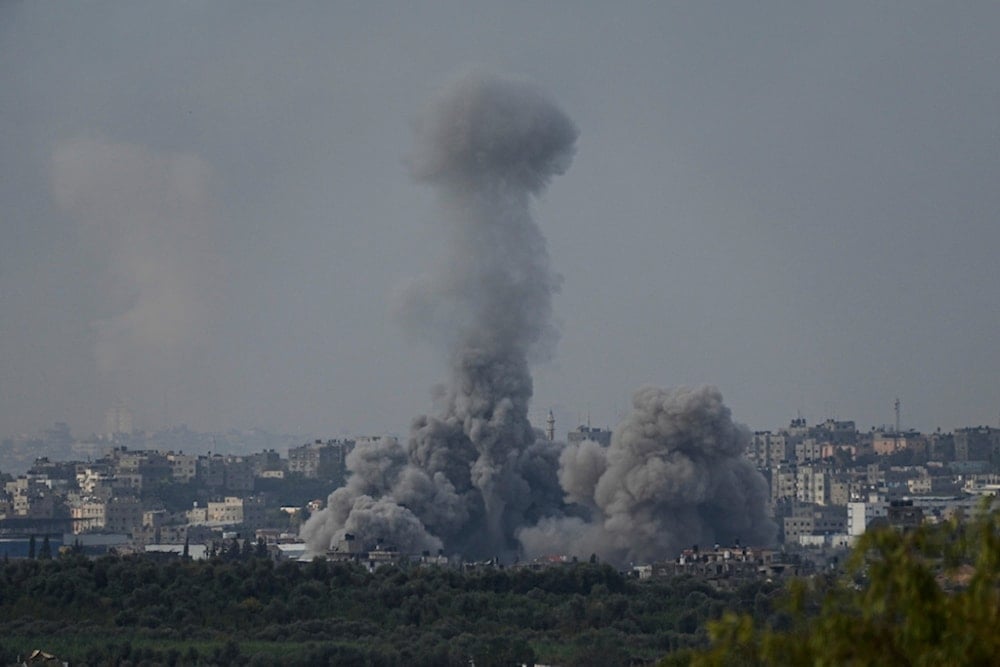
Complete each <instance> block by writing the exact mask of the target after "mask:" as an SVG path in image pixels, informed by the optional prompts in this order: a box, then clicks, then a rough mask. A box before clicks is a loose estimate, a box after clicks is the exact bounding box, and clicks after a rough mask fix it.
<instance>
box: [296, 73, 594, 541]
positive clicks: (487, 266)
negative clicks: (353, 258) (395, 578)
mask: <svg viewBox="0 0 1000 667" xmlns="http://www.w3.org/2000/svg"><path fill="white" fill-rule="evenodd" d="M576 137H577V130H576V128H575V126H574V125H573V123H572V122H571V121H570V120H569V118H568V117H567V116H566V115H565V114H563V112H562V111H560V110H559V109H558V108H557V107H556V106H555V105H554V104H552V103H551V102H550V101H549V100H548V99H546V98H545V96H543V95H542V94H541V93H540V92H539V91H538V90H537V89H536V88H534V87H532V86H530V85H528V84H525V83H522V82H517V81H510V80H506V79H500V78H497V77H494V76H491V75H488V74H484V73H482V72H470V73H467V74H466V75H465V76H463V77H461V78H460V79H458V80H456V81H455V82H454V83H453V84H452V85H451V86H449V87H447V88H446V89H445V90H444V91H443V92H442V94H441V95H440V96H439V97H438V99H437V100H436V101H435V103H434V104H433V105H432V107H431V108H430V110H429V112H428V113H427V114H426V116H425V117H424V119H423V121H422V123H421V124H420V125H419V126H418V130H417V139H418V147H417V150H416V153H415V154H414V155H413V156H412V158H411V161H410V164H411V168H412V171H413V174H414V176H415V177H416V178H417V179H418V180H421V181H423V182H426V183H429V184H431V185H434V186H436V187H437V188H438V190H439V192H440V194H441V201H442V207H443V211H444V218H445V223H446V224H447V225H448V230H449V234H448V237H449V239H450V251H449V253H448V254H447V256H446V258H445V265H444V266H443V267H442V269H441V271H440V272H439V273H438V274H436V275H434V276H432V277H430V278H428V279H427V280H425V281H423V282H420V283H416V284H414V285H412V286H411V288H410V289H409V290H408V291H407V293H406V295H405V297H404V310H405V315H406V316H407V317H408V318H409V320H410V325H411V326H412V327H413V328H416V329H421V330H425V331H427V330H429V331H431V332H433V333H434V334H435V335H436V336H437V337H441V338H443V339H444V340H445V344H446V345H447V347H448V349H449V355H450V365H451V376H450V379H449V382H448V384H447V385H446V386H445V387H444V388H443V389H442V390H441V392H440V395H439V396H438V403H439V410H440V412H439V414H438V415H436V416H422V417H418V418H416V419H415V420H414V422H413V425H412V429H411V434H410V439H409V442H408V443H407V445H406V447H405V449H404V448H403V447H402V446H400V445H394V444H391V443H389V442H384V443H382V444H381V445H378V446H377V447H362V448H360V449H356V450H355V451H354V452H353V453H352V454H351V455H350V457H349V458H348V461H347V463H348V468H349V470H350V472H351V473H352V474H351V477H350V478H349V480H348V482H347V485H346V486H345V487H343V488H341V489H338V490H337V491H335V492H334V493H333V494H331V495H330V498H329V506H328V508H327V509H326V510H324V511H322V512H319V513H317V514H316V515H314V516H313V517H311V518H310V520H309V521H308V522H307V523H306V525H305V527H304V529H303V534H304V536H305V538H306V540H307V542H308V543H309V545H310V548H311V549H312V550H314V551H322V550H325V549H327V548H328V547H329V546H330V545H331V544H338V543H339V542H341V541H342V540H343V538H344V536H345V535H346V534H350V535H353V536H354V538H355V539H356V540H358V541H363V542H375V541H376V540H377V539H378V538H383V539H385V540H386V541H389V542H392V543H394V544H395V545H397V546H398V547H400V548H401V549H405V550H418V549H432V548H438V547H441V546H445V547H446V548H447V549H448V550H449V551H458V552H462V553H464V554H466V555H470V556H481V555H490V556H492V555H495V554H505V553H509V552H511V551H512V550H513V549H515V548H516V546H517V543H516V541H515V539H514V530H515V528H517V527H518V526H520V525H522V524H523V523H524V521H525V517H536V518H537V517H539V516H542V515H544V514H545V513H547V511H548V509H549V508H548V507H542V506H540V505H539V503H540V502H547V503H551V504H552V505H558V504H560V502H561V501H560V498H559V496H560V494H559V493H557V492H554V490H555V489H557V488H558V486H557V482H556V477H555V466H556V461H557V455H558V451H557V450H555V449H554V446H553V445H551V443H536V434H535V432H534V429H533V427H532V426H531V424H530V423H529V421H528V404H529V401H530V399H531V395H532V383H531V375H530V373H529V369H528V363H529V360H530V359H536V358H538V357H541V356H544V355H545V354H546V353H547V352H548V351H549V350H550V349H551V345H552V341H553V339H554V336H555V332H554V328H553V326H552V323H551V307H552V306H551V302H552V294H553V293H554V292H555V291H556V289H557V287H558V277H557V276H556V275H555V274H554V273H553V272H552V271H551V269H550V268H549V259H548V253H547V250H546V247H545V239H544V238H543V237H542V234H541V232H540V231H539V229H538V226H537V225H536V224H535V222H534V220H533V219H532V216H531V211H530V204H531V197H532V196H533V195H536V194H538V193H539V192H540V191H541V190H542V189H543V188H544V187H545V186H546V184H547V183H548V181H549V179H550V178H551V177H552V176H554V175H557V174H560V173H562V172H563V171H564V170H565V169H566V168H567V167H568V165H569V162H570V160H571V158H572V155H573V151H574V144H575V142H576ZM540 487H547V488H548V489H549V490H550V493H535V492H534V490H535V489H539V488H540Z"/></svg>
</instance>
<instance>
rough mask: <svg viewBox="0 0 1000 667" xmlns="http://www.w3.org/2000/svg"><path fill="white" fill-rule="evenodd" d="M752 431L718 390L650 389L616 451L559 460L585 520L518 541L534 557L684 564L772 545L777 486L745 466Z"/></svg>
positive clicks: (565, 520)
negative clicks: (690, 551) (710, 553)
mask: <svg viewBox="0 0 1000 667" xmlns="http://www.w3.org/2000/svg"><path fill="white" fill-rule="evenodd" d="M749 440H750V432H749V430H748V429H747V428H746V427H745V426H743V425H741V424H737V423H735V422H733V420H732V418H731V415H730V412H729V408H727V407H726V406H725V405H724V404H723V402H722V395H721V394H720V393H719V391H718V390H717V389H715V388H714V387H698V388H694V389H688V388H680V389H675V390H672V391H665V390H663V389H658V388H655V387H646V388H643V389H640V390H639V391H637V392H636V393H635V395H634V396H633V398H632V411H631V413H629V415H628V416H627V417H625V419H624V420H623V421H622V422H621V423H620V424H618V426H617V427H616V428H615V431H614V434H613V435H612V437H611V446H610V447H608V448H604V447H602V446H601V445H599V444H597V443H596V442H590V441H584V442H582V443H580V444H577V445H567V446H566V447H565V448H564V449H563V451H562V454H561V455H560V457H559V463H560V465H559V483H560V485H561V487H562V489H563V490H564V491H565V493H566V502H567V503H572V504H575V505H578V506H582V507H585V508H587V510H588V514H587V515H586V516H585V517H582V518H581V517H578V516H575V517H546V518H543V519H542V520H541V521H539V522H538V523H537V525H534V526H531V527H526V528H523V529H522V530H520V531H519V532H518V537H519V539H520V540H521V543H522V545H523V547H524V551H525V554H526V555H527V556H537V555H541V554H546V553H553V552H555V553H571V554H577V555H586V554H591V553H593V554H597V555H598V556H600V557H601V558H602V559H604V560H608V561H611V562H613V563H627V562H650V561H654V560H658V559H663V558H665V557H666V558H672V557H674V556H675V555H676V554H677V553H678V551H680V549H682V548H684V547H687V546H691V545H692V544H702V545H710V544H713V543H722V544H727V545H731V544H733V543H734V542H735V541H737V540H739V541H740V542H741V543H742V544H745V545H768V544H771V543H772V542H773V541H774V539H775V535H776V532H777V527H776V525H775V524H774V522H773V521H772V520H771V518H770V517H769V516H768V513H767V497H768V487H767V482H766V481H765V480H764V478H763V477H762V476H761V474H760V473H759V472H757V470H756V469H755V468H754V467H753V465H752V464H751V463H750V462H749V461H748V460H747V459H746V458H744V457H743V452H744V451H745V450H746V446H747V443H748V442H749Z"/></svg>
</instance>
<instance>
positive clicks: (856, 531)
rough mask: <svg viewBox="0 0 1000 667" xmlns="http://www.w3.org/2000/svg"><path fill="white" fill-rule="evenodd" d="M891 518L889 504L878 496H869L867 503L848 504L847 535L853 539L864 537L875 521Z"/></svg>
mask: <svg viewBox="0 0 1000 667" xmlns="http://www.w3.org/2000/svg"><path fill="white" fill-rule="evenodd" d="M888 516H889V503H888V502H886V500H885V498H883V497H882V496H879V495H877V494H872V495H871V496H869V498H868V501H867V502H855V503H847V534H848V535H850V536H851V537H858V536H860V535H864V533H865V530H867V529H868V526H869V525H871V522H872V521H874V520H875V519H885V518H886V517H888Z"/></svg>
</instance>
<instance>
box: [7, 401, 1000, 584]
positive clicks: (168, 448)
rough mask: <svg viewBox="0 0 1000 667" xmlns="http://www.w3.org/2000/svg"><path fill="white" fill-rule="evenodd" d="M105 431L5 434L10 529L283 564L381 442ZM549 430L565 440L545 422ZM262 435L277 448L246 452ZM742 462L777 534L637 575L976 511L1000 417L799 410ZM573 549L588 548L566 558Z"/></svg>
mask: <svg viewBox="0 0 1000 667" xmlns="http://www.w3.org/2000/svg"><path fill="white" fill-rule="evenodd" d="M108 427H109V429H108V430H109V433H108V434H105V435H102V436H97V437H94V438H91V439H90V440H89V441H81V440H78V439H76V438H74V437H73V436H72V434H71V432H70V429H69V426H68V425H66V424H63V423H57V424H55V425H54V427H53V428H51V429H48V430H47V431H45V432H44V433H42V434H41V435H40V436H38V437H37V438H23V437H22V438H18V439H11V438H8V439H7V440H5V441H4V443H3V450H2V451H3V457H4V458H3V462H4V464H5V465H6V466H8V467H7V469H6V471H5V472H6V474H3V476H2V490H0V535H2V536H7V537H16V536H21V537H26V536H29V535H32V534H37V535H47V536H51V537H52V538H53V539H54V540H55V541H56V544H57V545H59V544H61V545H64V546H65V545H68V544H72V543H75V542H76V543H79V544H81V545H85V546H87V547H88V548H90V549H96V550H98V551H99V550H106V549H108V548H115V549H116V550H119V551H129V550H147V549H148V550H161V551H162V550H170V549H173V550H175V551H177V552H179V551H180V549H181V548H182V545H185V544H187V545H188V548H189V549H190V547H191V545H192V544H194V545H195V546H197V547H198V549H197V550H196V553H199V554H208V553H210V552H211V549H212V548H213V545H215V548H220V545H221V544H223V543H224V541H225V540H226V539H232V538H234V537H236V536H239V539H242V540H248V539H249V540H251V541H256V540H258V539H260V540H262V541H263V543H264V544H266V545H269V547H270V548H271V549H272V551H273V553H274V554H275V555H276V556H278V557H281V556H285V557H296V556H298V555H300V554H301V553H302V549H301V547H300V546H299V547H296V546H294V543H295V542H296V537H297V529H298V526H299V524H300V523H301V521H302V519H303V517H305V516H307V515H308V513H309V512H311V511H315V510H317V509H320V508H321V507H322V506H323V504H324V502H325V498H326V495H327V494H328V493H329V492H330V491H331V490H333V489H334V488H336V487H337V486H339V485H340V484H342V483H343V481H344V479H345V474H346V468H345V464H346V459H347V456H348V454H349V453H350V452H351V451H352V449H353V448H354V447H355V446H357V444H358V443H370V442H371V441H373V440H376V439H377V438H367V437H362V438H353V439H351V438H344V439H327V440H322V439H316V440H312V441H309V442H306V443H305V444H299V443H301V440H299V441H298V442H295V441H294V440H292V439H289V438H288V437H284V438H279V437H277V436H270V435H267V434H263V433H262V432H247V433H246V434H245V435H246V437H245V438H241V437H239V436H238V435H235V434H228V435H226V434H214V435H211V436H207V435H205V434H196V433H193V432H190V431H187V430H186V429H176V430H171V431H165V432H161V433H155V434H147V433H143V432H135V431H134V430H133V427H132V424H131V422H130V415H129V413H128V411H127V409H126V408H125V407H124V406H123V405H116V406H115V407H113V408H112V409H111V410H109V412H108ZM542 433H543V434H544V437H545V438H546V439H552V438H554V437H555V434H554V425H553V423H552V421H551V420H550V421H548V422H547V423H546V429H544V430H542ZM611 436H612V433H611V431H609V430H605V429H600V428H592V427H590V426H589V425H581V426H579V427H577V428H575V429H573V430H571V431H569V432H568V433H567V437H566V439H567V441H568V442H571V443H579V442H581V441H584V440H590V441H593V442H595V443H598V444H599V445H601V446H603V447H607V446H608V445H609V444H610V440H611ZM241 440H243V442H241ZM254 443H256V444H260V443H263V444H265V445H272V444H279V446H280V448H276V447H269V446H265V447H263V448H262V449H261V450H260V451H257V452H255V453H249V452H247V444H254ZM209 447H211V448H213V449H206V448H209ZM218 450H224V451H225V453H223V452H222V451H218ZM240 450H242V451H240ZM31 451H35V452H44V453H45V455H44V456H37V457H35V458H34V460H33V461H32V462H31V463H30V464H29V465H28V466H26V469H25V470H23V471H21V470H17V469H16V468H15V469H12V468H11V467H10V464H11V463H14V464H15V465H16V463H17V461H19V460H22V459H23V458H25V457H26V456H27V455H28V454H29V453H30V452H31ZM196 452H197V453H196ZM81 454H83V456H80V455H81ZM745 456H746V457H747V459H749V460H750V461H751V462H752V463H753V464H754V465H755V466H756V467H757V468H758V469H759V470H760V472H761V473H762V475H763V476H764V477H765V478H766V480H767V482H768V484H769V493H770V495H769V498H770V507H771V511H772V513H773V516H774V519H775V522H776V523H777V525H778V528H779V535H778V543H777V544H771V545H754V544H748V545H744V546H739V545H700V546H699V545H691V548H690V549H688V550H687V551H685V552H684V553H681V554H663V556H662V561H661V562H659V563H658V564H657V563H651V564H646V565H637V570H636V574H637V575H639V576H652V573H666V572H670V573H678V572H688V573H701V574H702V575H704V576H708V574H709V573H715V574H714V575H713V577H710V578H720V577H722V578H733V577H736V578H739V577H744V576H749V574H748V573H753V572H756V573H757V574H761V573H766V572H770V573H772V574H773V573H774V572H778V571H783V572H798V571H800V570H801V569H802V568H803V567H807V566H808V564H809V563H812V564H813V566H815V565H816V564H817V563H818V564H822V562H823V560H824V558H825V557H830V555H831V554H836V553H838V552H840V551H841V550H843V549H846V548H848V547H849V546H850V545H851V544H852V543H853V542H854V541H855V540H856V539H857V538H858V536H860V535H862V534H863V533H864V532H865V530H867V529H868V528H869V527H871V526H872V525H877V524H880V523H881V524H889V525H893V526H896V527H897V528H899V529H901V530H905V529H907V527H912V526H913V525H916V524H918V523H920V522H923V521H943V520H946V519H948V518H950V517H952V516H955V515H956V514H967V513H970V512H975V511H976V510H977V508H978V507H979V506H980V503H981V502H982V500H981V499H982V497H983V496H995V495H997V493H998V491H1000V429H998V428H994V427H990V426H975V427H968V428H960V429H957V430H955V431H954V432H952V433H942V432H940V431H938V432H935V433H929V434H926V433H919V432H916V431H913V430H902V429H895V428H879V429H871V430H869V431H859V430H858V429H857V427H856V425H855V423H854V422H853V421H839V420H832V419H828V420H826V421H823V422H820V423H817V424H812V425H811V424H808V423H807V422H806V421H805V420H804V419H801V418H796V419H793V420H791V421H790V422H789V424H788V426H787V427H784V428H779V429H776V430H773V431H757V432H754V433H753V434H752V435H751V437H750V439H749V442H748V447H747V450H746V452H745ZM169 545H174V546H173V547H171V546H169ZM393 549H394V547H392V546H391V545H381V544H379V545H361V544H346V545H344V548H343V549H341V550H340V553H338V554H336V555H335V557H338V558H344V557H353V556H354V555H356V554H359V553H362V552H364V553H366V554H374V555H370V558H371V562H372V563H375V562H377V561H380V560H385V559H387V558H393V557H400V556H401V555H400V554H398V553H396V552H395V551H394V550H393ZM423 556H424V557H427V554H424V555H423ZM432 556H434V557H435V558H436V557H440V556H439V555H432ZM573 556H586V554H562V555H560V556H559V557H565V558H570V557H573ZM723 574H724V577H723Z"/></svg>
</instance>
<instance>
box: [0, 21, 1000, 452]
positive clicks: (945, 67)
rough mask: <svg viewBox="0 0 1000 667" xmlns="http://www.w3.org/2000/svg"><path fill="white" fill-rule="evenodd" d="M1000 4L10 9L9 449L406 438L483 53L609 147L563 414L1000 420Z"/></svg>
mask: <svg viewBox="0 0 1000 667" xmlns="http://www.w3.org/2000/svg"><path fill="white" fill-rule="evenodd" d="M998 29H1000V6H998V5H994V4H990V3H981V4H978V3H970V4H968V5H964V6H962V7H960V8H959V7H955V6H950V5H945V4H940V3H930V2H926V3H907V4H905V5H902V6H871V5H869V4H867V3H837V4H836V5H827V6H818V7H805V6H801V5H800V4H799V3H781V2H768V3H763V4H755V5H753V6H748V5H744V4H742V3H728V4H727V3H723V4H719V5H714V6H707V5H702V4H693V5H688V4H674V3H662V4H661V3H651V4H647V5H630V6H626V7H610V6H607V7H605V6H600V5H594V6H580V5H578V4H576V3H559V2H556V3H550V4H546V5H536V4H534V3H523V4H513V5H510V4H504V5H503V6H498V5H496V4H494V3H457V2H455V3H450V2H432V3H421V5H419V6H416V5H415V6H412V7H411V6H406V5H396V4H392V5H390V4H381V3H367V4H363V5H338V4H333V3H331V4H314V3H305V2H301V3H299V2H293V3H282V4H280V5H279V4H265V3H260V4H246V3H235V2H227V1H220V2H213V3H204V4H202V3H154V2H135V3H122V2H91V3H81V4H59V3H31V2H10V3H4V4H3V5H2V6H0V62H2V63H3V64H2V65H0V90H3V100H4V104H3V105H2V107H0V139H2V146H3V150H2V152H0V196H2V200H3V202H4V204H5V206H4V211H3V216H2V219H0V436H8V435H14V434H16V433H35V432H38V431H39V430H41V429H44V428H48V427H49V426H51V424H52V423H53V422H55V421H65V422H68V423H69V424H70V426H71V427H72V429H73V432H74V433H76V434H88V433H90V432H101V431H102V430H103V424H104V412H105V410H106V409H107V408H108V407H110V406H111V405H112V404H113V403H114V402H115V401H116V400H118V399H119V398H120V399H122V400H124V401H125V402H126V404H127V405H128V406H129V408H130V409H131V410H132V411H133V412H134V413H135V417H136V420H135V422H136V427H138V428H146V429H157V428H161V427H163V426H165V425H177V424H181V423H185V424H187V425H189V426H190V427H191V428H193V429H196V430H200V431H216V430H225V429H228V428H231V427H232V428H249V427H255V426H259V427H263V428H266V429H268V430H271V431H273V432H280V433H295V434H315V435H316V436H322V437H337V436H339V435H346V434H379V433H387V432H391V433H397V434H400V435H405V434H406V433H407V430H408V428H409V423H410V420H411V419H412V418H413V417H414V416H416V415H419V414H422V413H425V412H427V411H428V410H429V409H431V406H432V402H433V399H432V396H433V391H434V387H435V386H436V385H437V384H438V383H441V382H443V381H444V380H445V378H446V375H447V362H446V359H445V356H444V354H443V353H442V351H441V350H440V349H437V348H436V347H435V346H434V345H433V344H427V343H425V342H424V341H423V340H422V339H420V338H419V337H415V336H413V335H411V332H408V331H407V328H408V327H409V326H410V325H409V324H407V320H406V318H401V317H400V316H399V310H400V307H399V303H400V294H401V293H402V292H404V291H405V289H406V286H407V285H410V284H412V283H413V282H414V281H417V280H419V279H420V277H421V276H423V275H425V274H427V273H428V272H430V271H431V270H432V269H433V268H434V266H435V262H437V261H440V259H441V257H442V254H441V249H440V238H439V236H440V232H439V229H440V225H439V223H438V220H437V219H436V216H437V215H438V209H437V207H436V206H435V201H434V197H433V194H432V193H431V192H429V191H428V190H427V188H425V187H422V186H420V185H419V184H418V183H415V182H414V181H413V179H412V178H411V176H410V173H409V170H408V166H407V161H408V159H409V156H410V155H411V154H412V150H413V142H412V138H411V137H412V128H413V124H414V122H415V119H416V118H417V116H418V115H419V114H420V112H421V109H422V107H423V105H424V104H425V103H426V102H427V100H428V99H430V98H431V96H432V94H433V92H434V91H435V90H436V89H438V88H439V87H440V86H441V85H442V84H443V83H444V82H446V81H448V80H449V79H450V78H451V77H453V76H455V74H456V73H457V72H460V71H462V70H463V69H465V68H467V67H469V66H470V65H475V64H479V65H483V66H485V67H487V68H489V69H491V70H493V71H497V72H500V73H503V74H505V75H511V76H515V77H518V78H522V79H524V80H526V81H529V82H531V83H532V84H534V85H537V86H538V87H539V88H540V89H542V90H544V91H545V92H546V94H547V95H549V96H551V97H552V98H553V99H554V100H556V101H557V102H558V104H559V105H560V107H562V108H564V109H565V110H566V111H567V113H569V115H570V116H571V117H572V118H573V120H574V122H575V123H576V125H577V127H578V128H579V131H580V137H579V139H578V141H577V153H576V156H575V158H574V162H573V168H572V169H571V170H570V171H568V172H567V173H566V174H565V175H564V176H562V177H560V178H559V179H558V180H557V181H555V182H553V184H552V185H551V187H550V189H549V190H548V191H547V192H546V193H545V194H544V197H543V198H542V200H541V201H540V203H539V204H538V205H537V206H536V207H535V210H534V211H533V213H534V217H535V218H536V219H537V221H538V224H539V227H540V229H541V232H542V234H543V235H544V236H545V237H546V239H547V244H548V245H547V249H548V253H549V256H550V258H551V265H552V269H553V270H554V271H555V272H556V273H558V274H559V275H560V276H561V283H560V290H559V292H558V293H556V294H554V297H553V300H552V308H553V312H554V319H555V323H556V326H557V327H558V330H559V337H558V340H557V341H555V343H554V347H553V354H552V355H551V360H547V361H544V362H542V363H536V364H535V365H534V366H533V368H532V374H533V379H534V399H533V402H532V408H531V419H532V421H533V422H534V423H535V425H536V426H541V425H542V424H543V423H544V419H545V414H546V413H547V412H548V410H550V409H552V410H553V411H554V412H555V414H556V419H557V428H558V431H559V432H560V433H564V432H565V431H566V430H567V429H569V428H572V427H574V426H576V424H577V423H580V422H583V421H585V420H586V418H587V415H588V414H589V415H590V421H591V423H592V424H593V425H594V426H601V427H605V426H614V424H615V423H616V422H617V421H618V419H619V418H620V417H621V416H622V415H623V414H624V413H625V411H626V409H627V407H628V406H629V404H630V401H631V396H632V394H633V392H634V391H635V390H636V389H638V388H639V387H640V386H643V385H656V386H662V387H675V386H680V385H687V386H697V385H701V384H710V385H714V386H716V387H718V388H719V390H720V391H721V393H722V395H723V396H724V397H725V401H726V404H727V405H728V406H729V407H730V408H731V409H732V412H733V418H734V419H735V420H736V421H738V422H742V423H745V424H748V425H749V426H751V427H752V428H754V429H775V428H779V427H781V426H784V425H786V424H787V423H788V421H789V419H791V418H793V417H795V416H797V415H801V416H803V417H805V418H806V419H808V420H809V421H810V423H815V422H818V421H822V420H823V419H826V418H840V419H852V420H854V421H856V422H857V424H858V427H859V428H860V429H863V430H867V428H868V427H870V426H876V425H880V424H891V423H892V422H893V418H894V415H893V401H894V399H895V398H897V397H898V398H899V399H900V400H901V402H902V425H903V427H904V428H905V427H912V428H917V429H920V430H924V431H931V430H933V429H934V428H936V427H940V428H943V429H945V430H951V429H953V428H956V427H961V426H974V425H979V424H991V425H995V424H997V421H998V418H1000V382H998V378H1000V352H998V351H997V346H996V343H995V340H994V339H995V337H996V335H995V332H996V331H997V330H998V328H1000V290H998V289H997V288H998V285H1000V268H998V266H1000V265H998V260H997V248H998V247H1000V225H998V221H997V219H996V218H997V212H998V211H1000V188H997V183H998V180H1000V179H998V176H1000V150H998V149H1000V117H998V116H997V113H996V112H997V109H998V108H1000V77H997V74H996V72H997V65H998V63H1000V44H998V43H997V40H996V39H995V36H996V34H997V31H998Z"/></svg>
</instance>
